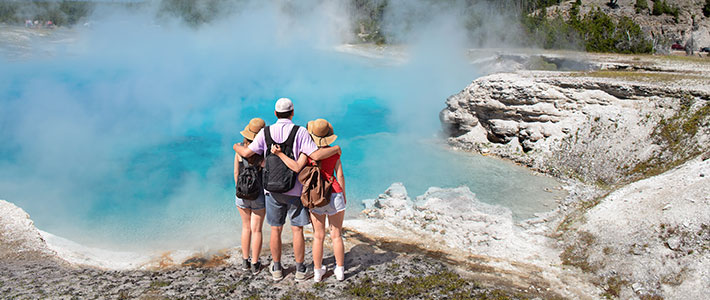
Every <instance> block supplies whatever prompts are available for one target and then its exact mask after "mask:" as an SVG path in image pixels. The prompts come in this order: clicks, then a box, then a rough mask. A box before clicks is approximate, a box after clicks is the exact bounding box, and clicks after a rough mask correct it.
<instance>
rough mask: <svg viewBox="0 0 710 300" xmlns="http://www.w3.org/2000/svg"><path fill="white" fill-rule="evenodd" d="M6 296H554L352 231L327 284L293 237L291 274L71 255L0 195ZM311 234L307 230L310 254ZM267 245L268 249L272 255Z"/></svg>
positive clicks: (231, 261)
mask: <svg viewBox="0 0 710 300" xmlns="http://www.w3.org/2000/svg"><path fill="white" fill-rule="evenodd" d="M0 224H2V225H3V227H2V229H3V230H2V231H1V232H0V233H1V234H0V242H1V243H0V251H2V252H1V253H2V255H0V297H2V298H3V299H39V298H49V299H96V298H98V299H106V298H108V299H332V298H338V299H402V298H414V299H437V298H439V299H441V298H455V299H530V298H540V297H543V298H549V297H548V296H549V295H556V294H554V293H552V292H549V291H540V290H536V289H529V288H526V287H523V288H520V287H516V286H511V285H508V284H506V283H505V282H491V281H483V282H481V281H479V279H478V278H475V277H474V276H472V275H471V274H470V273H468V269H467V268H465V267H456V266H455V265H454V264H453V261H451V260H447V259H445V258H444V256H443V255H442V254H441V253H438V252H434V251H429V250H426V249H423V248H418V246H417V245H414V244H412V243H411V242H409V243H399V242H394V241H385V240H380V239H373V238H371V237H369V236H367V235H364V234H362V233H358V232H355V231H351V230H346V232H345V236H344V238H345V241H346V265H347V266H348V269H347V271H346V280H345V281H343V282H339V281H336V280H335V278H334V276H333V274H332V267H333V265H334V264H335V260H334V258H333V256H332V252H331V250H330V249H329V247H328V246H329V245H328V243H326V246H327V247H326V252H325V259H324V264H325V265H327V266H329V268H330V271H329V272H328V273H326V277H325V279H324V281H323V282H321V283H314V282H312V281H311V280H308V281H306V282H296V281H295V280H294V278H293V276H294V271H295V265H294V259H293V251H292V250H291V245H290V244H285V245H284V257H283V262H284V263H285V267H286V273H285V278H284V279H283V280H281V281H279V282H274V281H273V280H272V279H271V277H270V274H269V273H268V270H266V269H262V270H261V272H260V273H259V274H257V275H252V274H251V273H250V272H247V271H242V270H241V269H240V267H239V257H240V251H239V249H238V248H234V249H227V250H225V251H221V252H218V253H211V254H201V255H197V256H192V257H189V258H187V259H185V260H184V261H176V262H173V261H172V260H171V259H169V258H167V259H166V260H165V261H164V262H163V264H158V265H153V266H149V267H145V266H144V267H140V268H133V269H125V270H110V269H105V268H99V267H97V266H95V265H81V264H76V263H73V264H72V263H69V262H67V261H65V260H64V259H63V257H62V255H57V253H56V252H54V250H52V249H50V248H49V247H48V246H47V244H46V243H45V241H44V239H43V238H42V235H41V234H40V233H39V231H38V230H37V229H36V228H34V226H33V224H32V221H31V219H29V216H28V215H27V214H26V213H24V211H22V209H20V208H18V207H16V206H14V205H13V204H11V203H9V202H6V201H0ZM311 242H312V238H311V237H310V236H308V237H307V248H306V249H307V252H306V257H307V259H309V257H310V256H311V254H310V245H308V244H310V243H311ZM267 252H268V250H265V251H264V256H262V258H263V257H267V259H268V256H267Z"/></svg>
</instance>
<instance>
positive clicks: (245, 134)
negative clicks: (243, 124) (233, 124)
mask: <svg viewBox="0 0 710 300" xmlns="http://www.w3.org/2000/svg"><path fill="white" fill-rule="evenodd" d="M239 133H241V134H242V136H243V137H245V138H247V139H250V140H252V141H253V140H254V138H255V137H256V133H253V132H251V131H249V127H247V128H245V129H244V130H242V131H241V132H239Z"/></svg>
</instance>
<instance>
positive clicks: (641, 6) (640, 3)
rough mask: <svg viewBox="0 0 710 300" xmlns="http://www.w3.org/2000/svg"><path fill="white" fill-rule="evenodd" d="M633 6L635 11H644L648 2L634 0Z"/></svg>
mask: <svg viewBox="0 0 710 300" xmlns="http://www.w3.org/2000/svg"><path fill="white" fill-rule="evenodd" d="M709 1H710V0H709ZM634 7H635V8H636V13H640V12H643V11H646V10H647V9H648V2H647V1H646V0H636V4H635V5H634Z"/></svg>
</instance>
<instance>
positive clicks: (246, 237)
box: [239, 207, 251, 259]
mask: <svg viewBox="0 0 710 300" xmlns="http://www.w3.org/2000/svg"><path fill="white" fill-rule="evenodd" d="M239 215H240V216H241V217H242V258H244V259H248V258H249V245H251V229H250V224H251V209H248V208H241V207H239Z"/></svg>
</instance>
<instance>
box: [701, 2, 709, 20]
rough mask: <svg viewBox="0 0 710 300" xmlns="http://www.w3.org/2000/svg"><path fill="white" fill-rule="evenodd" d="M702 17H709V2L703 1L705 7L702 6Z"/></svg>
mask: <svg viewBox="0 0 710 300" xmlns="http://www.w3.org/2000/svg"><path fill="white" fill-rule="evenodd" d="M703 15H705V17H710V0H705V5H704V6H703Z"/></svg>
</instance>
